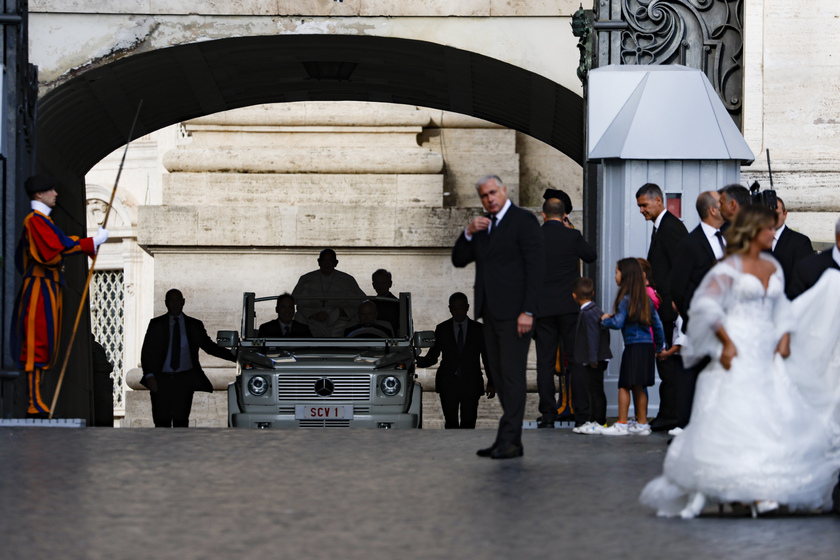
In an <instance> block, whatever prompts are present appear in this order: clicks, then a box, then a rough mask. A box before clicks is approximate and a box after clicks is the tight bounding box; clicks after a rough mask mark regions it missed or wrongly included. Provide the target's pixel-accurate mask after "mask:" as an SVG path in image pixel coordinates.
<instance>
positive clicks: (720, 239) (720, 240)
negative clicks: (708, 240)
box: [715, 230, 726, 253]
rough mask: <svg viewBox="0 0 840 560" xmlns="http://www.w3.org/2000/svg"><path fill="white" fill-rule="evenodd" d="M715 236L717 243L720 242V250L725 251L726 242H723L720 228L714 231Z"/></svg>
mask: <svg viewBox="0 0 840 560" xmlns="http://www.w3.org/2000/svg"><path fill="white" fill-rule="evenodd" d="M715 237H717V240H718V243H720V250H721V251H723V252H724V253H726V244H725V243H724V242H723V234H722V233H721V232H720V230H717V231H716V232H715Z"/></svg>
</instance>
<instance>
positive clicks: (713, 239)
mask: <svg viewBox="0 0 840 560" xmlns="http://www.w3.org/2000/svg"><path fill="white" fill-rule="evenodd" d="M700 227H701V228H703V233H704V234H705V235H706V239H708V240H709V245H711V246H712V252H713V253H714V254H715V258H716V259H717V260H720V259H722V258H723V249H722V248H721V246H720V242H719V241H718V237H717V235H715V234H716V233H717V232H719V231H720V230H719V229H715V228H713V227H712V226H710V225H709V224H707V223H706V222H700ZM721 240H722V241H723V246H724V247H725V246H726V239H724V238H723V237H721Z"/></svg>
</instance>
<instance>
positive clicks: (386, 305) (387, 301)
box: [371, 268, 400, 332]
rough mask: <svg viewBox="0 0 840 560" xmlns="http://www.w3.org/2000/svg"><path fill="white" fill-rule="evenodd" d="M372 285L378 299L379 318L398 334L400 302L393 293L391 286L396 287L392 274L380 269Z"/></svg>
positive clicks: (372, 278)
mask: <svg viewBox="0 0 840 560" xmlns="http://www.w3.org/2000/svg"><path fill="white" fill-rule="evenodd" d="M371 284H373V289H374V290H376V297H377V298H378V299H377V300H376V311H377V317H378V318H379V320H380V321H386V322H388V324H390V325H391V328H392V329H394V332H397V331H398V330H399V324H400V300H399V298H398V297H397V296H395V295H394V294H392V293H391V286H393V285H394V283H393V281H392V280H391V273H390V272H388V271H387V270H385V269H384V268H380V269H378V270H377V271H376V272H374V273H373V275H372V276H371Z"/></svg>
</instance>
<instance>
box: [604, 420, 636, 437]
mask: <svg viewBox="0 0 840 560" xmlns="http://www.w3.org/2000/svg"><path fill="white" fill-rule="evenodd" d="M601 435H603V436H627V435H630V432H629V431H628V428H627V424H620V423H618V422H616V423H615V424H613V425H612V426H610V427H609V428H602V429H601Z"/></svg>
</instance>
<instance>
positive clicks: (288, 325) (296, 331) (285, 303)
mask: <svg viewBox="0 0 840 560" xmlns="http://www.w3.org/2000/svg"><path fill="white" fill-rule="evenodd" d="M274 310H275V311H276V312H277V318H276V319H272V320H271V321H268V322H267V323H263V324H262V325H260V328H259V330H258V331H257V336H259V337H261V338H311V337H312V331H311V330H309V327H307V326H306V325H304V324H303V323H301V322H299V321H295V319H294V317H295V298H294V297H292V294H283V295H281V296H278V297H277V305H276V306H275V307H274Z"/></svg>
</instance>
